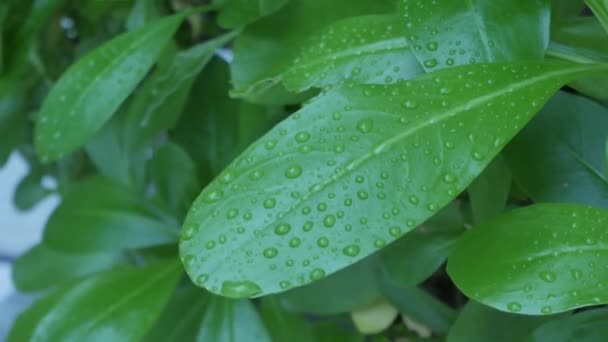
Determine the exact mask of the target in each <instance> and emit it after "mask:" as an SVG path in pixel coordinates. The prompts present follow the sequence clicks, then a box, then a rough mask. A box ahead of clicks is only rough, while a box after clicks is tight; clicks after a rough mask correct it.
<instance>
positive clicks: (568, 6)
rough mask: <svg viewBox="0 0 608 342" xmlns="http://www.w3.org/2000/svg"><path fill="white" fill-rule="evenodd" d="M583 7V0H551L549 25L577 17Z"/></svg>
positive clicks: (559, 23)
mask: <svg viewBox="0 0 608 342" xmlns="http://www.w3.org/2000/svg"><path fill="white" fill-rule="evenodd" d="M585 7H586V5H585V1H584V0H551V26H554V25H556V26H560V25H561V24H562V23H564V22H566V21H569V20H570V19H573V18H576V17H578V16H579V15H580V14H581V13H582V12H583V9H584V8H585Z"/></svg>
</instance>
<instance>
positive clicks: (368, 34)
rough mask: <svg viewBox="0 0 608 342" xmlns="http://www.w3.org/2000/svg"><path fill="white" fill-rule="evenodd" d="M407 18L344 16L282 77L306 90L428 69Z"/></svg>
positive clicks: (313, 38)
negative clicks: (408, 33) (412, 42)
mask: <svg viewBox="0 0 608 342" xmlns="http://www.w3.org/2000/svg"><path fill="white" fill-rule="evenodd" d="M401 26H402V19H401V18H399V17H398V16H397V15H367V16H359V17H352V18H347V19H343V20H339V21H337V22H335V23H333V24H331V25H329V26H327V27H326V28H324V29H323V30H321V31H320V32H318V33H316V34H313V35H311V36H310V38H309V39H308V40H307V41H306V43H304V44H303V45H302V47H301V48H300V53H299V54H298V55H297V56H296V57H295V59H294V60H293V62H292V63H291V65H290V66H289V68H288V69H287V70H286V71H284V72H283V73H282V74H280V75H278V76H277V77H276V79H277V80H279V79H280V80H282V81H283V83H284V84H285V86H286V87H287V89H289V90H292V91H303V90H306V89H308V88H310V87H318V88H320V87H324V86H331V85H336V84H341V83H344V82H345V81H350V82H356V83H379V84H383V83H396V82H399V81H402V80H404V79H410V78H412V77H413V76H416V75H418V74H421V73H423V72H424V70H423V69H422V67H421V66H420V63H419V62H418V60H417V59H416V57H415V56H414V54H413V53H412V52H411V50H410V48H409V46H408V44H407V40H406V39H405V33H404V30H403V29H402V27H401Z"/></svg>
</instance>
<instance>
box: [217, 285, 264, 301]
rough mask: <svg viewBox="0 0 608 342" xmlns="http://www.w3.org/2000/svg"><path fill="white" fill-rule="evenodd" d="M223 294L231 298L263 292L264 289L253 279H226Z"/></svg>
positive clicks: (245, 296)
mask: <svg viewBox="0 0 608 342" xmlns="http://www.w3.org/2000/svg"><path fill="white" fill-rule="evenodd" d="M221 292H222V295H224V296H226V297H229V298H235V299H238V298H247V297H251V296H255V295H256V294H258V293H260V292H262V289H261V288H260V287H259V286H258V285H257V284H256V283H254V282H251V281H225V282H223V283H222V290H221Z"/></svg>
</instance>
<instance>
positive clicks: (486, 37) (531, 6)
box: [399, 0, 550, 70]
mask: <svg viewBox="0 0 608 342" xmlns="http://www.w3.org/2000/svg"><path fill="white" fill-rule="evenodd" d="M399 4H400V5H399V6H400V7H399V12H400V13H401V14H402V16H403V17H405V18H406V19H405V23H404V25H405V28H406V32H407V35H406V36H407V37H408V40H409V43H410V46H412V50H413V51H414V54H415V55H416V56H417V57H418V60H420V62H421V63H422V65H423V66H424V68H425V69H426V70H437V69H441V68H449V67H451V66H453V65H465V64H474V63H483V62H498V61H516V60H528V59H542V58H543V56H544V52H545V48H546V47H547V44H548V43H549V22H550V7H549V2H548V1H546V0H518V1H509V2H504V1H499V2H497V1H493V0H438V1H431V2H429V1H422V0H416V1H407V0H406V1H400V2H399ZM505 13H509V15H505ZM506 27H508V29H505V28H506Z"/></svg>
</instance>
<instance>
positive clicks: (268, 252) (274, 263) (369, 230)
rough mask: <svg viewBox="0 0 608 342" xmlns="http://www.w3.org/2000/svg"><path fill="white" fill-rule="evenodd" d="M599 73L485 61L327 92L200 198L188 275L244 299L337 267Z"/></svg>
mask: <svg viewBox="0 0 608 342" xmlns="http://www.w3.org/2000/svg"><path fill="white" fill-rule="evenodd" d="M604 69H606V66H603V65H600V66H597V65H595V66H592V65H587V66H575V65H567V64H566V65H564V64H547V63H543V62H538V63H537V62H521V63H506V64H484V65H473V66H466V67H461V68H450V69H446V70H442V71H440V72H437V73H433V74H428V75H425V76H423V77H421V78H418V79H416V80H414V81H409V82H403V83H398V84H395V85H384V86H380V85H356V86H353V87H344V88H339V89H335V90H333V91H329V92H327V93H326V94H324V95H322V96H320V97H318V98H316V99H315V100H314V101H312V102H310V103H309V104H308V105H306V106H305V107H304V108H302V109H301V110H299V111H298V112H296V113H295V114H293V115H292V116H291V117H290V118H288V119H286V120H284V121H283V122H281V123H280V124H279V125H277V126H276V127H275V128H273V129H272V130H271V131H270V132H269V133H267V134H266V135H265V136H264V137H263V138H262V139H260V140H258V141H256V142H255V143H253V144H252V145H251V146H250V147H249V148H248V149H247V150H246V151H245V152H243V153H242V154H241V155H240V156H239V157H238V158H237V159H236V160H235V161H233V162H232V163H231V164H230V165H229V166H228V167H227V168H226V169H225V170H224V171H223V172H222V173H221V174H220V175H219V176H218V177H217V178H216V179H215V180H214V181H213V182H211V183H210V184H209V185H208V186H207V187H206V188H205V189H204V190H203V191H202V193H201V194H200V195H199V197H198V198H197V200H196V201H195V202H194V204H193V206H192V208H191V209H190V212H189V213H188V216H187V217H186V220H185V223H184V226H183V229H182V239H181V243H180V254H181V257H182V260H183V261H184V264H185V266H186V270H187V272H188V274H189V275H190V277H191V279H197V278H198V277H200V276H203V275H204V276H208V281H207V282H206V283H204V284H201V286H203V287H205V288H207V289H210V290H211V291H212V292H214V293H218V294H222V295H224V296H228V297H251V296H260V295H264V294H270V293H275V292H281V291H285V290H287V289H288V288H289V287H292V286H301V285H304V284H306V283H308V282H312V281H315V280H319V279H321V278H323V277H324V276H327V275H329V274H331V273H333V272H335V271H337V270H339V269H342V268H344V267H346V266H348V265H350V264H352V263H354V262H356V261H357V260H360V259H362V258H364V257H365V256H367V255H369V254H371V253H373V252H375V251H376V250H378V249H379V248H381V247H382V246H384V245H385V244H388V243H390V242H391V241H393V240H395V239H397V238H398V237H401V236H402V235H403V234H405V233H406V232H408V231H410V230H411V229H413V228H414V227H416V226H417V225H418V224H420V223H422V222H424V221H425V220H426V219H428V218H429V217H431V216H433V215H434V214H435V213H436V212H437V211H438V210H439V209H441V208H442V207H443V206H445V205H446V204H448V203H449V202H450V201H451V200H452V199H453V198H454V197H456V196H457V195H458V194H459V193H460V192H462V191H463V190H464V189H465V188H466V187H467V186H468V185H469V183H470V182H471V181H472V180H473V179H474V178H475V177H476V176H477V175H478V174H479V173H480V172H481V171H482V170H483V168H484V167H485V166H486V165H487V164H488V163H489V162H490V161H491V160H492V158H493V157H494V156H495V155H496V154H497V153H498V152H499V151H500V149H501V148H502V146H504V144H506V142H507V141H509V140H510V139H511V138H512V137H513V136H514V135H515V133H517V131H519V129H520V128H521V127H522V126H523V125H525V124H526V123H527V122H528V120H530V118H531V117H532V116H533V115H534V114H535V113H536V112H537V111H538V110H539V109H540V107H541V106H542V105H543V104H544V102H545V101H547V100H548V98H549V97H550V96H551V95H552V94H553V93H554V92H555V91H556V90H557V89H558V88H559V87H560V86H561V85H563V84H564V83H565V82H567V81H568V80H570V79H572V78H575V77H576V76H579V75H581V74H585V73H588V72H596V73H597V72H599V71H601V70H604ZM254 190H255V191H254ZM202 259H206V261H205V262H201V260H202ZM248 260H250V262H248ZM289 260H291V263H293V267H291V266H289V264H288V261H289ZM281 284H289V286H281Z"/></svg>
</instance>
